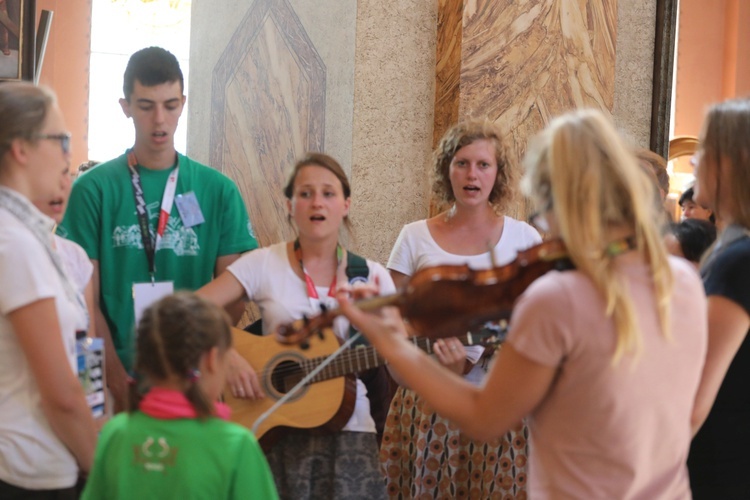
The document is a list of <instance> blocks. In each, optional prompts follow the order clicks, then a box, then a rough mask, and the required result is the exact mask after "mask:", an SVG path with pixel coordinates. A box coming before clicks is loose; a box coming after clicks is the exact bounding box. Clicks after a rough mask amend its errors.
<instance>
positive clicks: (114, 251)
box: [58, 155, 258, 370]
mask: <svg viewBox="0 0 750 500" xmlns="http://www.w3.org/2000/svg"><path fill="white" fill-rule="evenodd" d="M178 158H179V174H178V178H177V187H176V193H175V194H176V196H179V195H184V194H187V193H190V192H193V193H195V197H196V199H197V201H198V205H199V206H200V211H201V212H202V214H203V217H204V219H205V222H203V223H201V224H197V225H194V226H192V227H185V226H184V225H183V223H182V219H181V218H180V213H179V211H178V208H177V204H176V203H174V204H173V206H172V211H171V212H170V216H169V220H168V222H167V227H166V230H165V233H164V236H163V237H162V239H161V242H160V244H159V247H158V248H157V249H156V255H155V267H156V275H155V280H156V281H172V282H174V289H175V291H177V290H196V289H198V288H200V287H201V286H203V285H205V284H206V283H208V282H209V281H211V279H212V278H213V276H214V268H215V265H216V259H217V258H219V257H221V256H224V255H231V254H235V253H242V252H246V251H248V250H252V249H254V248H257V247H258V243H257V241H256V240H255V237H254V235H253V231H252V227H251V225H250V220H249V219H248V216H247V209H246V208H245V204H244V202H243V200H242V197H241V196H240V193H239V190H238V189H237V186H235V184H234V183H233V182H232V181H231V180H230V179H229V178H228V177H226V176H225V175H223V174H222V173H221V172H219V171H217V170H214V169H212V168H209V167H207V166H205V165H201V164H200V163H198V162H195V161H193V160H191V159H189V158H188V157H186V156H184V155H178ZM173 168H174V167H173ZM171 171H172V169H171V168H170V169H166V170H149V169H147V168H143V167H141V166H138V172H139V174H140V178H141V185H142V187H143V197H144V199H145V201H146V204H147V212H148V217H149V225H150V227H151V235H152V239H153V241H155V234H156V225H157V221H158V218H159V212H160V206H161V201H162V195H163V194H164V188H165V186H166V183H167V178H168V177H169V174H170V172H171ZM58 234H60V236H63V237H65V238H68V239H71V240H73V241H74V242H76V243H78V244H79V245H81V246H82V247H83V249H84V250H85V251H86V253H87V254H88V256H89V258H91V259H92V260H97V261H98V262H99V283H100V287H99V304H100V307H101V310H102V313H103V314H104V317H105V318H106V320H107V324H108V325H109V329H110V332H111V333H112V340H113V343H114V345H115V349H116V350H117V354H118V356H119V357H120V359H121V360H122V362H123V365H124V366H125V369H126V370H130V368H131V367H132V364H133V355H134V347H135V342H134V331H135V327H134V322H135V313H134V308H133V284H134V283H146V282H149V281H150V280H151V276H150V274H149V267H148V259H147V257H146V252H145V250H144V249H143V240H142V237H141V231H140V227H139V225H138V218H137V216H136V205H135V196H134V194H133V186H132V182H131V178H130V171H129V169H128V166H127V157H126V155H122V156H120V157H118V158H116V159H114V160H112V161H109V162H106V163H102V164H101V165H98V166H97V167H95V168H94V169H92V170H90V171H88V172H86V173H85V174H84V175H82V176H81V177H79V179H78V180H77V181H76V182H75V184H74V185H73V190H72V192H71V195H70V201H69V203H68V209H67V211H66V214H65V219H64V220H63V222H62V224H61V225H60V227H59V228H58Z"/></svg>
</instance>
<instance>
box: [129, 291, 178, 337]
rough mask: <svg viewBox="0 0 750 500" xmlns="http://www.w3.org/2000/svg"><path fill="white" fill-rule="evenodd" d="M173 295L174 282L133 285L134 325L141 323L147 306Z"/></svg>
mask: <svg viewBox="0 0 750 500" xmlns="http://www.w3.org/2000/svg"><path fill="white" fill-rule="evenodd" d="M173 293H174V282H172V281H156V282H153V283H152V282H150V281H149V282H148V283H133V306H134V308H135V325H136V328H137V327H138V323H139V322H140V321H141V316H143V311H145V310H146V308H147V307H148V306H150V305H151V304H153V303H154V302H156V301H157V300H159V299H161V298H162V297H166V296H167V295H171V294H173Z"/></svg>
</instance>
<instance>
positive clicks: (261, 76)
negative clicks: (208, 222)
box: [210, 0, 325, 245]
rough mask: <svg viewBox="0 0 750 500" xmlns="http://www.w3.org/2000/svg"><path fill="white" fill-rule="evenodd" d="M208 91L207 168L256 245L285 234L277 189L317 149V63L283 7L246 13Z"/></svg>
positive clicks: (320, 137)
mask: <svg viewBox="0 0 750 500" xmlns="http://www.w3.org/2000/svg"><path fill="white" fill-rule="evenodd" d="M212 90H213V92H212V107H213V110H212V126H211V156H210V162H211V164H213V165H221V166H222V170H223V171H224V173H225V174H227V175H228V176H229V177H231V178H232V179H234V180H235V182H236V183H237V185H238V186H239V188H240V192H241V193H242V194H243V198H244V199H245V203H246V205H247V208H248V213H249V215H250V219H251V220H252V221H253V227H254V229H255V232H256V235H257V237H258V241H259V242H260V243H261V244H262V245H268V244H270V243H274V242H277V241H281V240H283V239H288V238H290V237H292V235H293V233H292V229H291V226H289V224H287V223H286V213H287V209H286V202H285V199H284V197H283V195H282V189H283V186H284V183H285V178H286V174H287V172H288V169H289V166H290V165H293V164H294V163H295V161H296V159H297V158H300V157H301V156H302V155H303V154H304V153H305V152H306V151H323V150H324V149H325V135H324V123H325V65H324V64H323V62H322V60H321V58H320V56H319V55H318V53H317V52H316V51H315V48H314V46H313V44H312V42H311V40H310V39H309V37H307V35H306V33H305V31H304V28H303V27H302V25H301V23H300V21H299V18H298V17H297V16H296V14H295V13H294V10H293V9H292V8H291V6H290V5H289V4H288V3H287V2H283V1H275V0H263V1H257V2H256V3H255V4H254V6H253V8H251V9H250V10H249V11H248V13H247V15H246V16H245V20H244V21H243V23H241V24H240V26H239V27H238V29H237V30H236V31H235V34H234V36H233V37H232V39H231V40H230V42H229V44H228V45H227V48H226V49H225V51H224V53H223V54H222V56H221V57H220V58H219V60H218V62H217V63H216V66H215V69H214V76H213V85H212Z"/></svg>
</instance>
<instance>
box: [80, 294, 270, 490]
mask: <svg viewBox="0 0 750 500" xmlns="http://www.w3.org/2000/svg"><path fill="white" fill-rule="evenodd" d="M231 339H232V337H231V333H230V330H229V321H228V319H227V317H226V314H225V313H224V312H223V311H222V310H221V309H219V308H218V307H216V306H214V305H212V304H210V303H209V302H207V301H205V300H203V299H201V298H200V297H198V296H196V295H194V294H192V293H189V292H180V293H177V294H175V295H170V296H167V297H165V298H164V299H162V300H160V301H158V302H156V303H155V304H154V305H152V306H151V307H150V308H148V309H147V310H146V312H145V313H144V315H143V318H142V319H141V321H140V324H139V325H138V332H137V342H136V361H135V378H136V381H133V383H131V394H130V403H129V404H130V408H129V412H127V413H121V414H119V415H117V416H116V417H115V418H114V419H112V421H110V422H109V423H108V424H107V425H106V426H105V427H104V430H103V431H102V435H101V437H100V439H99V444H98V447H97V450H96V456H95V459H94V467H93V469H92V472H91V475H90V476H89V479H88V482H87V484H86V489H85V490H84V492H83V496H82V498H83V499H92V498H109V499H116V498H166V497H175V498H179V497H186V496H189V497H191V498H227V499H229V498H263V499H266V498H278V495H277V493H276V487H275V486H274V482H273V477H272V476H271V473H270V471H269V469H268V463H267V462H266V459H265V457H264V456H263V452H262V451H261V449H260V446H259V445H258V442H257V441H256V439H255V437H254V436H253V435H252V434H251V433H250V432H249V431H248V430H247V429H245V428H244V427H241V426H239V425H236V424H233V423H230V422H226V421H225V420H226V419H227V418H228V417H229V409H228V407H226V406H225V405H223V404H221V403H217V402H216V401H217V399H218V398H219V396H220V394H221V391H222V389H223V387H224V384H225V378H226V354H227V351H228V350H229V348H230V347H231Z"/></svg>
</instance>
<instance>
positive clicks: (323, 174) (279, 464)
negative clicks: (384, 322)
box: [198, 153, 395, 499]
mask: <svg viewBox="0 0 750 500" xmlns="http://www.w3.org/2000/svg"><path fill="white" fill-rule="evenodd" d="M284 195H285V196H286V198H287V200H288V201H287V209H288V210H289V217H290V220H293V221H294V224H295V226H296V227H297V231H298V237H297V239H296V240H294V241H288V242H282V243H277V244H275V245H271V246H270V247H266V248H263V249H260V250H256V251H253V252H250V253H248V254H245V255H243V256H242V257H241V258H240V259H239V260H237V261H236V262H235V263H234V264H232V265H231V266H229V268H228V269H227V271H226V272H224V273H223V274H221V275H220V276H219V277H218V278H216V279H215V280H214V281H212V282H211V283H209V284H208V285H206V286H204V287H203V288H201V289H200V290H199V291H198V293H199V294H200V295H202V296H204V297H206V298H208V299H210V300H212V301H213V302H215V303H217V304H219V305H222V306H225V305H227V304H231V303H233V302H235V301H237V300H238V299H240V298H242V297H246V298H247V299H249V300H253V301H255V303H256V304H257V305H258V307H259V308H260V313H261V318H262V320H263V330H264V331H263V333H264V334H269V333H271V332H273V331H274V330H276V328H277V327H278V326H279V325H282V324H289V323H292V322H293V321H294V320H298V319H301V318H302V317H303V316H307V317H310V316H313V315H315V314H318V313H319V312H320V310H321V306H325V307H327V308H328V309H330V308H332V307H336V306H337V300H336V290H337V288H338V287H339V286H343V285H345V284H346V283H347V277H346V275H345V273H344V271H345V269H346V264H347V256H348V252H347V251H346V249H344V248H343V247H342V246H341V245H340V244H339V231H340V229H341V226H342V224H347V223H348V218H347V216H348V213H349V205H350V203H351V198H350V195H351V188H350V187H349V181H348V179H347V178H346V174H345V173H344V171H343V169H342V168H341V166H340V165H339V164H338V162H336V160H334V159H333V158H331V157H330V156H328V155H325V154H320V153H309V154H308V155H307V156H305V157H304V158H303V159H301V160H300V161H299V162H298V163H297V164H296V165H295V167H294V170H293V171H292V175H291V177H290V179H289V182H288V183H287V185H286V187H285V188H284ZM367 267H368V269H369V280H371V281H375V282H379V283H380V286H381V289H382V291H383V292H384V293H391V292H393V291H395V287H394V286H393V281H392V280H391V278H390V276H389V275H388V272H387V271H386V270H385V268H383V266H381V265H380V264H377V263H375V262H372V261H369V260H368V261H367ZM333 329H334V332H335V333H336V335H338V336H339V337H340V338H342V339H345V338H347V337H348V335H349V322H348V321H346V319H345V318H343V317H342V318H337V320H336V322H335V323H334V326H333ZM250 377H251V378H250V380H248V379H246V378H244V375H243V376H239V377H235V378H234V379H231V378H230V381H229V384H230V387H231V389H232V392H233V394H234V395H235V397H249V398H258V397H263V394H262V391H261V389H260V386H259V384H258V380H257V376H256V375H255V373H254V372H251V373H250ZM377 457H378V443H377V438H376V434H375V422H374V421H373V419H372V417H371V416H370V404H369V400H368V398H367V395H366V390H365V386H364V384H363V383H362V381H361V380H359V379H357V396H356V406H355V408H354V413H353V415H352V417H351V418H350V420H349V422H348V423H347V424H346V425H345V426H344V428H343V430H342V431H341V432H338V433H335V434H326V435H323V434H319V433H315V434H313V433H311V432H310V431H291V432H289V433H287V434H286V435H285V437H283V438H282V439H281V440H279V441H278V442H276V443H275V444H274V445H273V447H272V448H271V450H270V452H269V453H268V461H269V465H270V466H271V471H272V472H273V475H274V477H275V479H276V485H277V487H278V490H279V494H280V496H281V497H282V498H351V499H360V498H368V499H371V498H385V487H384V485H383V479H382V477H381V475H380V472H379V470H378V458H377Z"/></svg>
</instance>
